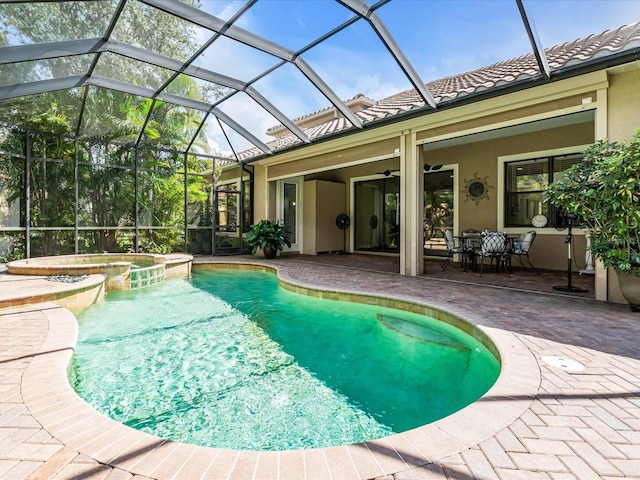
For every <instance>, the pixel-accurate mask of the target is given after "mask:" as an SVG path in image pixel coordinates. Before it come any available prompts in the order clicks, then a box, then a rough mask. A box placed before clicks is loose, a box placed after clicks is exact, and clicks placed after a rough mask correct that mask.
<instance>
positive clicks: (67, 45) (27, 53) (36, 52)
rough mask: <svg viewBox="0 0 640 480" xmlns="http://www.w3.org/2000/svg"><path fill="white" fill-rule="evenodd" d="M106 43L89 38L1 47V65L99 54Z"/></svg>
mask: <svg viewBox="0 0 640 480" xmlns="http://www.w3.org/2000/svg"><path fill="white" fill-rule="evenodd" d="M104 43H105V42H104V40H103V39H102V38H87V39H84V40H64V41H61V42H47V43H36V44H30V45H13V46H9V47H0V64H6V63H16V62H30V61H33V60H45V59H48V58H57V57H68V56H71V55H86V54H90V53H97V52H98V51H100V47H101V46H102V45H103V44H104Z"/></svg>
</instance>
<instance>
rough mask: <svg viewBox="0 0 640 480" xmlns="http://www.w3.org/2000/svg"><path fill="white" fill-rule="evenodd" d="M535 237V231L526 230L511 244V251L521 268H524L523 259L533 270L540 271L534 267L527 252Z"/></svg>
mask: <svg viewBox="0 0 640 480" xmlns="http://www.w3.org/2000/svg"><path fill="white" fill-rule="evenodd" d="M535 239H536V231H535V230H531V231H530V232H526V233H523V234H521V235H520V239H519V240H517V241H516V243H515V244H514V246H513V251H512V252H511V255H512V256H515V257H516V258H517V259H518V261H519V262H520V265H522V268H526V266H525V264H524V262H523V260H524V261H526V262H527V263H528V264H529V266H530V267H531V268H532V269H533V271H534V272H536V273H538V274H539V273H540V272H539V271H538V269H537V268H536V267H534V266H533V263H531V259H530V258H529V252H530V251H531V245H533V241H534V240H535Z"/></svg>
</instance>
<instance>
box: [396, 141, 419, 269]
mask: <svg viewBox="0 0 640 480" xmlns="http://www.w3.org/2000/svg"><path fill="white" fill-rule="evenodd" d="M423 190H424V174H423V168H422V163H421V161H420V158H419V156H418V149H417V147H416V134H415V133H413V132H406V133H403V134H402V135H401V137H400V215H401V221H400V274H401V275H409V276H412V277H415V276H417V275H422V273H423V271H424V258H423V257H424V255H423V252H424V250H423V248H424V247H423V243H424V238H423V237H424V225H423V218H422V217H423V210H424V205H423V203H424V200H423V195H424V194H423Z"/></svg>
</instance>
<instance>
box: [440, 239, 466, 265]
mask: <svg viewBox="0 0 640 480" xmlns="http://www.w3.org/2000/svg"><path fill="white" fill-rule="evenodd" d="M444 243H445V245H446V246H447V260H446V262H444V264H442V270H443V271H444V270H446V268H447V266H448V265H449V263H450V262H451V260H453V256H454V255H463V263H464V253H465V251H464V247H463V246H462V245H458V244H456V242H455V239H454V238H453V233H451V230H445V231H444ZM464 267H465V270H466V263H464Z"/></svg>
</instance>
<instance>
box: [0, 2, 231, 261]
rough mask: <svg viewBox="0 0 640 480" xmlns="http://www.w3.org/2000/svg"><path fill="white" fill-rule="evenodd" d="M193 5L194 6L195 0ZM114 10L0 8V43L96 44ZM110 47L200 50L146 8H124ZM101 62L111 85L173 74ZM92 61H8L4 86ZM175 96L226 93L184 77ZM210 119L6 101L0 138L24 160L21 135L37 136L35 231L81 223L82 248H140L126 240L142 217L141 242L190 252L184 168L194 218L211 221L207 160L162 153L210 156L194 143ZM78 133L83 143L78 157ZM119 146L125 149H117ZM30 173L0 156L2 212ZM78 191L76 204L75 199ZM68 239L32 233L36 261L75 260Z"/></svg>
mask: <svg viewBox="0 0 640 480" xmlns="http://www.w3.org/2000/svg"><path fill="white" fill-rule="evenodd" d="M186 3H190V4H192V5H194V6H198V5H199V2H196V1H187V2H186ZM116 4H117V2H112V1H96V2H33V3H12V4H0V46H3V45H17V44H35V43H43V42H52V41H60V40H74V39H84V38H100V37H102V36H103V35H104V32H105V31H106V28H107V26H108V25H109V23H110V21H111V19H112V17H113V15H114V11H115V5H116ZM112 38H114V39H115V40H118V41H122V42H125V43H129V44H131V45H134V46H137V47H140V48H143V49H146V50H149V51H151V52H156V53H160V54H162V55H165V56H168V57H172V58H175V59H178V60H185V59H187V58H189V57H190V56H191V55H192V53H193V52H194V51H195V50H196V49H197V47H198V46H199V45H198V42H199V40H198V39H197V35H196V31H195V27H194V26H192V25H187V24H185V22H184V21H183V20H181V19H179V18H177V17H173V16H171V15H168V14H166V13H164V12H161V11H160V10H157V9H155V8H153V7H150V6H148V5H146V4H143V3H142V2H127V4H126V7H125V9H124V11H123V12H122V14H121V16H120V18H119V20H118V23H117V25H116V28H115V29H114V32H113V35H112ZM102 55H103V57H101V58H100V60H99V61H98V66H99V67H100V66H101V65H105V67H104V68H103V71H106V72H110V73H111V76H112V78H114V79H116V80H121V81H127V82H130V83H132V84H138V85H162V84H163V83H164V82H165V81H166V80H167V78H168V76H167V75H170V74H171V73H172V72H168V71H162V69H159V68H157V67H153V66H151V65H147V64H145V63H144V62H140V61H135V60H132V59H129V58H125V57H121V56H119V55H117V54H115V53H108V54H102ZM93 59H94V55H93V54H92V55H80V56H77V57H65V58H57V59H50V60H42V61H36V62H21V63H16V64H12V65H9V66H7V67H8V68H7V69H3V75H4V74H5V72H6V76H5V77H6V78H4V80H5V84H11V83H24V82H29V81H37V80H42V79H48V78H61V77H67V76H70V75H78V74H84V73H86V71H87V68H88V66H89V65H90V64H91V61H93ZM101 62H102V63H101ZM107 67H108V68H107ZM169 90H170V91H171V93H172V94H175V95H182V96H185V97H187V98H192V99H195V100H200V101H203V102H204V101H206V100H207V98H211V97H212V96H213V97H216V96H218V95H222V94H223V93H224V92H223V90H222V89H221V88H220V89H217V87H209V88H208V89H207V88H201V87H200V86H199V85H198V84H197V83H196V81H195V80H194V79H193V78H191V77H188V76H186V75H183V74H180V75H179V76H178V77H177V78H176V80H175V81H174V82H172V83H171V85H170V88H169ZM83 102H84V107H82V105H83ZM80 112H82V115H80ZM203 116H204V113H203V112H200V111H196V110H193V109H188V108H184V107H181V106H178V105H175V104H170V103H166V102H163V101H154V100H152V99H150V98H142V97H136V96H134V95H130V94H127V93H123V92H119V91H115V90H109V89H106V88H100V87H93V86H92V87H88V86H87V87H80V88H73V89H70V90H63V91H53V92H47V93H43V94H36V95H31V96H28V97H22V98H17V99H12V100H8V101H7V100H5V101H2V102H0V123H2V124H4V125H5V127H6V128H4V129H2V131H1V132H0V150H4V151H7V152H13V153H15V154H17V155H24V153H25V151H26V148H27V145H26V143H25V139H26V134H25V133H24V131H23V130H27V131H31V132H42V133H31V134H29V147H28V148H29V156H30V158H31V161H30V165H31V168H30V171H29V179H30V183H29V187H30V197H29V202H30V205H31V208H30V210H29V212H27V213H28V214H29V220H30V225H31V226H33V227H46V228H54V229H55V228H57V227H73V226H74V225H75V222H76V216H77V221H78V224H79V226H80V227H81V228H84V227H93V229H91V230H87V231H81V234H80V239H79V240H80V250H81V251H123V250H127V249H131V248H132V246H133V240H132V236H131V233H130V232H131V230H132V228H133V227H134V226H135V219H136V217H137V218H139V225H140V226H141V227H151V228H148V229H146V228H141V230H140V233H141V236H140V238H139V243H140V245H142V248H144V249H145V250H148V251H154V252H158V253H160V252H164V251H169V250H171V249H175V248H180V249H181V248H182V246H183V242H184V238H183V231H184V223H185V208H184V204H185V177H184V172H185V171H187V172H188V173H189V175H188V176H187V182H186V188H187V191H186V195H187V204H188V205H189V212H188V215H187V216H188V217H189V218H188V219H187V221H188V222H189V221H191V219H193V218H201V217H202V215H204V214H205V212H207V213H206V214H209V215H210V213H211V212H210V210H208V208H207V207H206V205H207V203H208V202H209V200H210V199H209V194H210V190H211V187H210V185H211V180H212V175H213V166H212V164H211V161H205V160H203V159H201V158H198V157H196V156H193V155H188V156H185V155H184V154H181V153H173V152H167V151H165V150H159V149H167V150H176V151H186V150H187V148H188V147H190V146H191V148H192V149H193V150H195V151H199V152H202V153H209V147H208V143H207V141H206V137H205V133H204V131H203V130H200V132H199V134H198V136H197V137H196V138H195V139H194V135H195V133H196V132H197V131H198V129H199V127H200V124H201V122H202V119H203ZM76 131H77V132H79V134H80V137H79V138H81V139H82V140H80V141H79V142H78V143H77V150H78V151H77V153H76V142H75V140H73V137H74V136H75V134H76ZM48 132H50V133H54V134H58V136H55V135H49V134H48ZM61 135H62V136H61ZM65 135H66V136H65ZM114 141H117V142H119V143H118V144H114V143H110V142H114ZM134 145H137V147H136V148H133V146H134ZM76 156H77V162H78V164H77V165H76ZM185 158H186V160H185ZM136 161H137V163H138V166H139V169H138V178H137V184H138V185H137V190H136V176H135V170H134V165H135V162H136ZM185 162H186V165H185ZM76 167H77V170H76ZM24 169H25V163H24V161H23V160H20V161H18V160H16V161H5V159H4V158H2V159H0V196H2V197H3V199H4V203H6V204H7V205H11V204H12V202H22V199H23V198H24V195H25V189H24V181H25V171H24ZM204 170H206V171H208V172H210V173H209V176H208V177H207V176H205V175H202V174H201V173H202V172H203V171H204ZM207 178H209V181H207ZM76 179H77V186H76V184H75V181H76ZM76 188H77V198H78V202H77V206H76V202H74V201H73V199H74V198H76ZM136 191H137V195H136ZM136 199H137V203H136ZM136 205H137V210H136ZM21 208H22V209H23V210H22V212H23V213H22V218H21V220H20V224H21V225H22V226H24V222H25V218H26V217H25V211H24V208H25V205H24V202H22V203H21ZM7 210H8V207H7ZM0 213H2V212H0ZM100 227H110V228H100ZM113 227H119V228H113ZM152 227H174V228H168V229H165V228H160V229H157V228H156V229H153V228H152ZM70 233H71V234H70ZM72 234H73V232H69V231H66V232H64V231H57V230H51V231H44V232H33V235H34V236H33V237H32V254H35V255H48V254H53V253H64V252H67V251H69V250H71V251H73V247H74V246H73V242H74V238H73V235H72ZM181 242H182V243H181Z"/></svg>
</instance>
